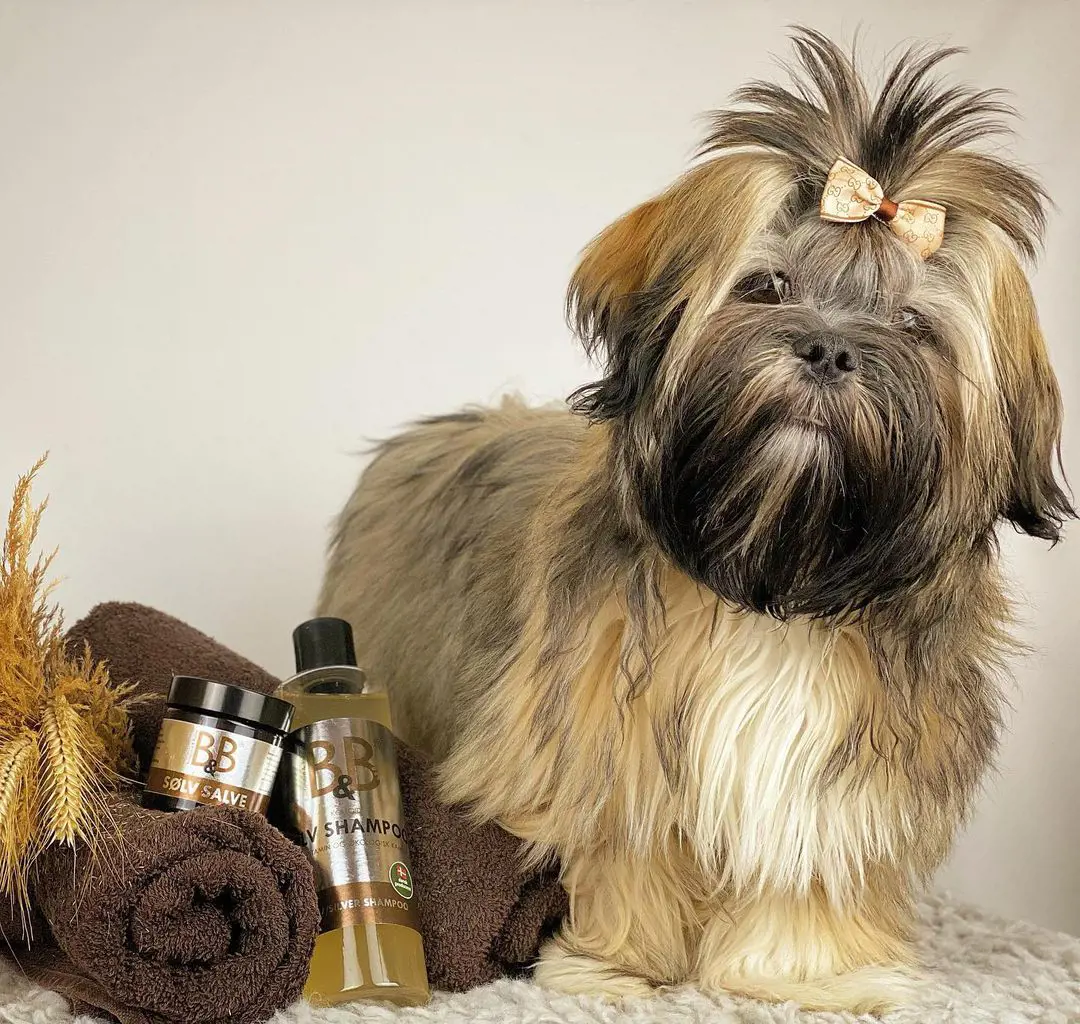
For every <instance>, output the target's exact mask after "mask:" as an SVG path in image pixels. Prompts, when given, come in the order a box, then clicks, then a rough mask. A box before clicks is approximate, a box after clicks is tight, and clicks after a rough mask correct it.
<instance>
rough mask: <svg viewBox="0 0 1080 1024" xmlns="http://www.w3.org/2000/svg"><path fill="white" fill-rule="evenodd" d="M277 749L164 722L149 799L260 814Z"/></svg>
mask: <svg viewBox="0 0 1080 1024" xmlns="http://www.w3.org/2000/svg"><path fill="white" fill-rule="evenodd" d="M280 763H281V747H280V746H277V745H276V744H273V743H267V742H266V741H265V740H259V739H256V738H255V737H253V736H242V735H240V734H239V733H235V732H229V731H227V730H225V729H215V728H213V727H212V726H208V725H195V724H193V723H191V722H181V721H178V720H177V719H175V718H166V719H164V721H162V723H161V731H160V732H159V733H158V740H157V746H156V747H155V748H154V757H153V760H151V762H150V771H149V772H148V773H147V777H146V789H147V791H148V792H150V793H158V794H160V795H161V796H166V797H171V798H172V799H174V800H190V801H192V802H193V803H196V804H224V805H226V806H227V807H236V808H238V809H239V810H242V811H254V812H255V813H256V814H263V813H265V811H266V805H267V803H269V800H270V794H271V793H272V792H273V788H274V776H275V775H277V770H278V765H279V764H280Z"/></svg>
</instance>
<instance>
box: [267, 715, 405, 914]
mask: <svg viewBox="0 0 1080 1024" xmlns="http://www.w3.org/2000/svg"><path fill="white" fill-rule="evenodd" d="M281 786H282V790H283V797H284V799H283V801H282V802H283V804H284V810H285V814H286V815H287V816H288V817H289V819H290V821H289V831H291V832H293V833H294V834H295V837H296V838H297V839H298V840H299V841H300V842H301V843H303V846H304V848H305V850H307V854H308V857H309V859H310V860H311V864H312V867H313V868H314V871H315V886H316V888H317V889H318V892H319V909H320V911H321V912H322V927H321V930H322V931H324V932H326V931H331V930H332V929H334V928H343V927H345V926H346V925H356V924H365V923H374V924H401V925H406V926H408V927H409V928H414V929H416V930H417V931H419V930H420V920H419V914H418V912H417V908H416V902H417V901H416V889H415V886H414V885H413V877H412V866H411V864H410V863H409V848H408V845H407V835H406V832H405V829H404V825H403V820H404V813H403V810H402V804H401V785H400V783H399V781H398V772H397V755H396V754H395V752H394V736H393V733H391V732H390V730H389V729H387V728H386V727H385V726H384V725H381V724H380V723H378V722H371V721H368V720H367V719H363V718H331V719H327V720H325V721H322V722H312V723H311V724H310V725H306V726H304V727H303V728H301V729H297V730H296V731H295V732H293V733H291V734H290V736H289V740H288V745H287V751H286V755H285V769H284V771H283V772H282V777H281Z"/></svg>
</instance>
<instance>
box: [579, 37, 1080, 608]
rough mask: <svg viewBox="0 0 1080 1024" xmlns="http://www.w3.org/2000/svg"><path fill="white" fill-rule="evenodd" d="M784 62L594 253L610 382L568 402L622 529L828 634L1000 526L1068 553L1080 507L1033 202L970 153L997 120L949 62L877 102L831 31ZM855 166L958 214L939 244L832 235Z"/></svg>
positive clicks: (589, 323) (594, 315)
mask: <svg viewBox="0 0 1080 1024" xmlns="http://www.w3.org/2000/svg"><path fill="white" fill-rule="evenodd" d="M796 47H797V48H798V50H799V56H800V60H801V61H802V63H803V65H804V68H805V70H806V74H807V77H808V83H804V86H803V91H800V92H798V93H791V92H787V91H785V90H783V89H781V88H779V87H775V86H768V85H755V86H751V87H749V88H747V89H744V90H742V91H741V92H740V94H739V95H738V98H739V99H740V100H743V101H746V102H749V103H752V104H754V105H755V107H756V108H757V109H754V110H734V111H721V112H718V113H716V114H715V115H714V120H713V130H712V132H711V134H710V136H709V138H708V139H707V141H706V145H705V147H704V151H703V152H704V153H705V154H707V155H708V156H709V159H708V160H707V161H706V162H704V163H702V164H700V165H699V166H697V167H696V168H694V169H693V170H691V171H690V172H688V173H687V174H686V175H684V176H683V178H681V179H680V180H679V181H678V182H676V183H675V185H674V186H672V188H670V189H669V190H668V191H667V192H666V193H664V194H663V195H661V196H660V197H658V198H656V199H654V200H652V201H650V202H647V203H645V204H644V205H643V206H641V207H638V208H637V209H636V210H633V211H631V212H630V213H629V214H627V215H626V216H625V217H624V218H622V219H621V220H620V221H617V222H616V223H615V224H613V225H612V226H611V227H610V228H608V229H607V230H606V231H605V232H604V233H603V234H601V235H600V236H599V237H598V238H597V239H596V240H595V241H594V242H593V243H592V244H591V245H590V247H589V248H588V250H587V251H586V253H585V256H584V259H583V261H582V264H581V266H580V267H579V269H578V271H577V273H576V274H575V277H574V280H573V282H572V284H571V290H570V307H571V310H572V312H573V314H574V316H575V318H576V322H577V326H578V329H579V331H580V333H581V335H582V337H583V338H584V339H585V341H586V344H587V346H588V347H589V348H590V349H602V350H603V352H604V354H605V357H606V375H605V377H604V378H603V379H602V380H601V381H599V382H597V383H596V384H594V385H590V386H589V387H587V388H584V389H582V390H581V391H580V392H579V393H578V395H577V396H576V404H577V407H578V408H579V409H581V410H582V411H584V412H586V413H587V414H588V415H590V416H592V417H593V418H594V419H602V420H607V421H609V422H610V423H611V425H612V436H613V439H614V452H613V458H614V471H615V473H616V479H617V482H618V485H619V488H620V492H621V494H622V497H623V499H624V503H625V505H626V508H627V511H628V513H629V514H630V516H631V519H632V520H633V521H634V522H636V523H637V525H638V527H639V529H641V530H642V531H645V532H647V534H648V535H649V536H651V538H652V539H654V540H655V541H656V542H657V543H658V544H659V546H660V547H661V548H662V549H663V550H664V551H665V553H666V554H667V555H668V556H669V557H670V558H671V560H672V561H673V562H674V563H675V564H676V565H677V566H679V567H680V568H681V569H683V570H684V571H685V572H686V573H688V574H689V575H690V576H692V577H693V578H695V579H697V580H699V581H700V582H702V583H704V584H706V585H707V586H709V587H710V588H712V589H713V590H714V591H715V592H716V593H717V594H719V595H720V596H721V597H723V598H725V599H727V600H729V601H731V602H733V603H734V604H737V605H739V606H742V607H748V608H752V609H755V610H758V611H766V612H769V613H771V614H774V615H778V616H789V615H795V614H808V615H835V614H841V613H845V612H850V611H853V610H857V609H860V608H863V607H865V606H866V605H867V604H869V603H870V602H873V601H886V600H889V599H890V598H892V597H894V596H897V595H903V594H904V593H905V592H909V591H910V590H911V589H912V588H916V587H919V586H920V585H921V584H923V583H925V582H926V581H927V580H928V579H930V578H931V577H932V576H933V575H934V574H935V572H937V571H939V569H940V568H941V567H942V565H943V564H944V560H945V559H946V558H947V556H949V555H950V553H955V552H957V551H960V550H962V551H966V552H970V553H974V554H975V556H980V555H981V556H985V557H988V556H989V554H990V553H991V551H992V548H993V530H994V527H995V525H996V523H997V522H998V520H999V519H1001V518H1002V517H1004V518H1007V519H1009V520H1011V521H1012V522H1013V523H1014V524H1016V526H1017V527H1019V528H1020V529H1022V530H1024V531H1026V532H1028V533H1030V534H1033V535H1035V536H1039V537H1044V538H1047V539H1051V540H1053V539H1056V538H1057V535H1058V529H1059V527H1060V524H1061V521H1062V518H1063V517H1064V516H1066V515H1070V514H1071V509H1070V507H1069V504H1068V501H1067V499H1066V498H1065V496H1064V494H1063V492H1062V490H1061V488H1060V487H1059V485H1058V483H1057V481H1056V479H1055V461H1056V447H1057V442H1058V437H1059V432H1060V420H1061V412H1060V401H1059V397H1058V391H1057V385H1056V382H1055V379H1054V376H1053V373H1052V371H1051V369H1050V366H1049V364H1048V362H1047V356H1046V351H1045V346H1044V343H1043V339H1042V336H1041V334H1040V331H1039V327H1038V321H1037V318H1036V314H1035V310H1034V307H1033V304H1032V299H1031V294H1030V290H1029V288H1028V283H1027V280H1026V278H1025V276H1024V273H1023V271H1022V269H1021V266H1020V263H1019V262H1018V254H1020V255H1024V256H1030V255H1032V253H1033V252H1034V249H1035V247H1036V245H1037V243H1038V238H1039V234H1040V231H1041V228H1042V221H1043V194H1042V192H1041V190H1040V189H1039V187H1038V185H1037V184H1036V183H1035V182H1034V181H1033V180H1032V179H1031V178H1030V177H1028V176H1027V175H1026V174H1024V173H1023V172H1022V171H1020V170H1018V169H1016V168H1013V167H1011V166H1009V165H1007V164H1005V163H1003V162H1001V161H999V160H997V159H996V158H993V157H989V156H985V155H982V154H978V153H974V152H972V151H970V150H966V149H963V148H961V147H962V145H963V144H965V143H968V142H970V141H972V140H974V139H976V138H978V137H980V136H981V135H985V134H987V133H988V132H990V131H996V130H1000V126H999V124H998V122H997V120H996V118H997V117H998V115H1000V114H1002V113H1004V112H1005V111H1006V110H1007V108H1005V107H1004V106H1003V105H1002V104H1001V103H1000V102H999V101H998V100H997V99H996V98H995V97H994V96H993V95H992V94H985V93H980V94H976V93H972V92H969V91H967V90H963V89H960V90H952V91H948V90H943V89H940V88H938V87H937V86H935V85H934V83H932V82H931V81H929V79H928V75H929V73H930V72H931V70H932V69H933V67H935V66H936V64H937V62H938V61H939V60H940V59H941V58H942V57H944V56H946V55H947V53H946V52H939V53H935V54H930V55H928V56H925V55H924V56H920V55H918V54H909V55H908V56H906V57H905V58H903V59H902V60H901V61H900V63H899V64H898V66H897V68H896V70H895V71H894V72H893V73H892V75H891V77H890V79H889V80H888V82H887V83H886V85H885V87H884V89H883V91H882V93H881V95H880V97H879V98H878V100H877V101H876V103H875V102H871V100H870V99H869V97H868V96H867V94H866V92H865V88H864V86H863V85H862V83H861V82H860V80H859V78H858V75H857V73H856V71H855V69H854V67H853V65H852V62H851V61H850V59H849V58H848V57H846V56H845V55H844V54H842V53H841V52H840V51H839V50H837V49H836V48H835V47H834V46H833V45H832V44H831V43H829V42H828V41H827V40H825V39H824V38H823V37H821V36H819V35H817V34H816V33H813V32H807V31H803V32H801V33H799V34H798V35H797V36H796ZM811 88H812V89H813V90H816V94H817V97H818V98H817V101H816V102H810V101H809V100H808V99H807V96H809V95H811V94H812V93H811V91H810V90H811ZM841 156H843V157H845V158H847V159H850V160H853V161H854V162H855V163H856V164H858V165H859V166H861V167H862V168H864V169H866V170H867V171H868V172H869V173H870V174H873V175H874V176H875V177H876V178H877V180H878V181H879V182H881V184H882V186H883V188H884V191H885V194H886V196H888V197H890V198H891V199H893V200H904V199H907V198H920V199H927V200H932V201H934V202H936V203H940V204H942V205H944V206H945V207H946V210H947V223H946V229H945V236H944V241H943V244H942V245H941V247H940V249H938V251H937V252H936V253H935V254H934V255H932V256H931V257H930V258H929V259H927V260H923V259H921V258H920V256H919V254H918V253H917V252H916V251H915V250H914V249H912V248H911V247H910V246H909V245H907V244H905V243H904V242H903V241H902V240H901V239H900V238H899V237H898V236H897V235H896V234H895V233H893V232H892V231H890V230H889V228H888V227H887V226H886V225H885V224H884V223H881V222H879V221H877V220H873V219H871V220H867V221H865V222H860V223H855V224H851V225H841V224H837V223H831V222H828V221H825V220H823V219H822V218H821V216H820V213H819V202H820V199H821V195H822V190H823V189H824V188H825V186H826V175H827V173H828V171H829V168H830V167H831V165H832V164H833V162H834V161H835V160H836V159H837V158H838V157H841Z"/></svg>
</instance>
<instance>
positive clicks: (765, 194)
mask: <svg viewBox="0 0 1080 1024" xmlns="http://www.w3.org/2000/svg"><path fill="white" fill-rule="evenodd" d="M789 185H790V172H789V171H788V170H787V169H786V168H784V167H783V166H782V165H781V164H780V163H779V162H778V161H773V160H771V159H770V158H769V157H768V156H765V155H762V154H749V153H738V154H731V155H728V156H724V157H721V158H717V159H715V160H711V161H709V162H708V163H706V164H702V165H700V166H698V167H695V168H694V169H693V170H691V171H688V172H687V173H686V174H684V175H683V176H682V177H681V178H680V179H679V180H678V181H676V182H675V184H674V185H672V186H671V188H669V189H668V190H667V191H666V192H664V193H663V194H662V195H660V196H657V197H656V198H655V199H651V200H649V201H648V202H646V203H642V205H641V206H638V207H636V208H635V209H633V210H631V211H630V212H629V213H627V214H625V215H624V216H623V217H621V218H620V219H619V220H617V221H615V223H614V224H612V225H611V226H610V227H608V228H607V229H605V230H604V231H602V232H601V233H600V234H599V235H598V236H597V237H596V238H594V239H593V241H592V242H590V243H589V245H588V246H587V247H586V249H585V252H584V253H583V255H582V259H581V263H580V264H579V266H578V268H577V270H576V271H575V272H574V276H573V278H572V279H571V281H570V288H569V291H568V293H567V300H566V306H567V317H568V319H569V321H570V324H571V326H572V327H573V328H574V330H575V331H576V333H577V335H578V337H579V338H581V341H582V343H583V344H584V346H585V350H586V351H587V352H588V353H589V354H590V355H594V354H601V353H602V355H603V357H604V377H603V378H602V379H601V380H599V381H597V382H596V383H594V384H590V385H588V386H586V387H584V388H582V389H581V390H580V391H578V392H576V393H575V394H574V396H573V398H572V403H573V406H574V408H575V409H577V410H578V411H581V412H585V413H586V414H588V415H589V416H590V417H591V418H593V419H597V420H603V419H614V418H616V417H619V416H623V415H625V414H626V413H628V412H630V411H631V410H632V409H633V408H634V407H635V405H636V404H637V402H638V399H639V398H640V397H641V396H642V394H643V393H644V392H645V391H646V389H647V388H648V386H649V385H650V383H651V382H652V381H653V379H654V378H655V376H656V373H657V370H658V369H659V366H660V362H661V360H662V358H663V355H664V352H665V350H666V349H667V347H668V344H669V343H670V342H671V340H672V338H673V337H674V336H675V335H676V334H677V333H678V332H680V331H688V330H692V329H693V328H694V326H695V325H696V324H697V323H698V322H700V316H701V315H702V314H703V313H704V311H705V310H706V309H707V308H708V306H709V304H710V303H711V301H712V300H713V299H714V298H715V296H716V294H717V292H718V290H721V289H722V288H723V287H725V285H727V286H730V282H729V281H725V278H726V277H729V276H730V271H731V268H732V267H733V265H734V263H735V260H736V258H737V256H738V254H739V252H740V251H741V250H742V249H743V247H744V246H745V244H746V242H747V239H748V238H750V237H751V235H753V234H754V233H756V232H757V231H760V230H761V229H762V228H763V227H764V226H765V224H766V223H768V221H769V220H770V219H771V217H772V216H773V215H774V214H775V212H776V209H777V207H778V206H779V205H780V203H781V202H782V200H783V198H784V197H785V195H786V194H787V191H788V186H789Z"/></svg>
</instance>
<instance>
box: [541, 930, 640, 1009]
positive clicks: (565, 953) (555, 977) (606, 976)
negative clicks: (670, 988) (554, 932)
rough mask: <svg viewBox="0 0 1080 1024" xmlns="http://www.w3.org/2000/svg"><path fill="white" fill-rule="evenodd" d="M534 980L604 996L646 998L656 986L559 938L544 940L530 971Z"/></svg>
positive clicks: (564, 989)
mask: <svg viewBox="0 0 1080 1024" xmlns="http://www.w3.org/2000/svg"><path fill="white" fill-rule="evenodd" d="M534 977H535V979H536V983H537V984H538V985H540V986H541V987H542V988H546V989H550V990H552V991H553V992H563V993H566V994H567V995H575V996H601V997H603V998H604V999H612V1000H615V999H626V998H628V997H631V998H639V999H640V998H646V997H648V996H652V995H655V993H656V988H655V987H654V986H653V984H652V983H651V982H649V981H648V980H647V979H645V978H642V977H639V976H638V975H636V974H630V973H629V972H627V971H626V970H624V969H623V968H621V967H620V966H619V965H618V964H614V963H611V962H610V961H608V960H600V959H598V958H597V957H594V956H589V954H588V953H578V952H575V951H574V950H572V949H569V948H567V946H566V945H565V944H564V942H563V940H562V939H559V938H554V939H551V940H549V941H548V942H546V943H545V944H544V946H543V948H542V949H541V950H540V959H539V961H538V962H537V964H536V972H535V974H534Z"/></svg>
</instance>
